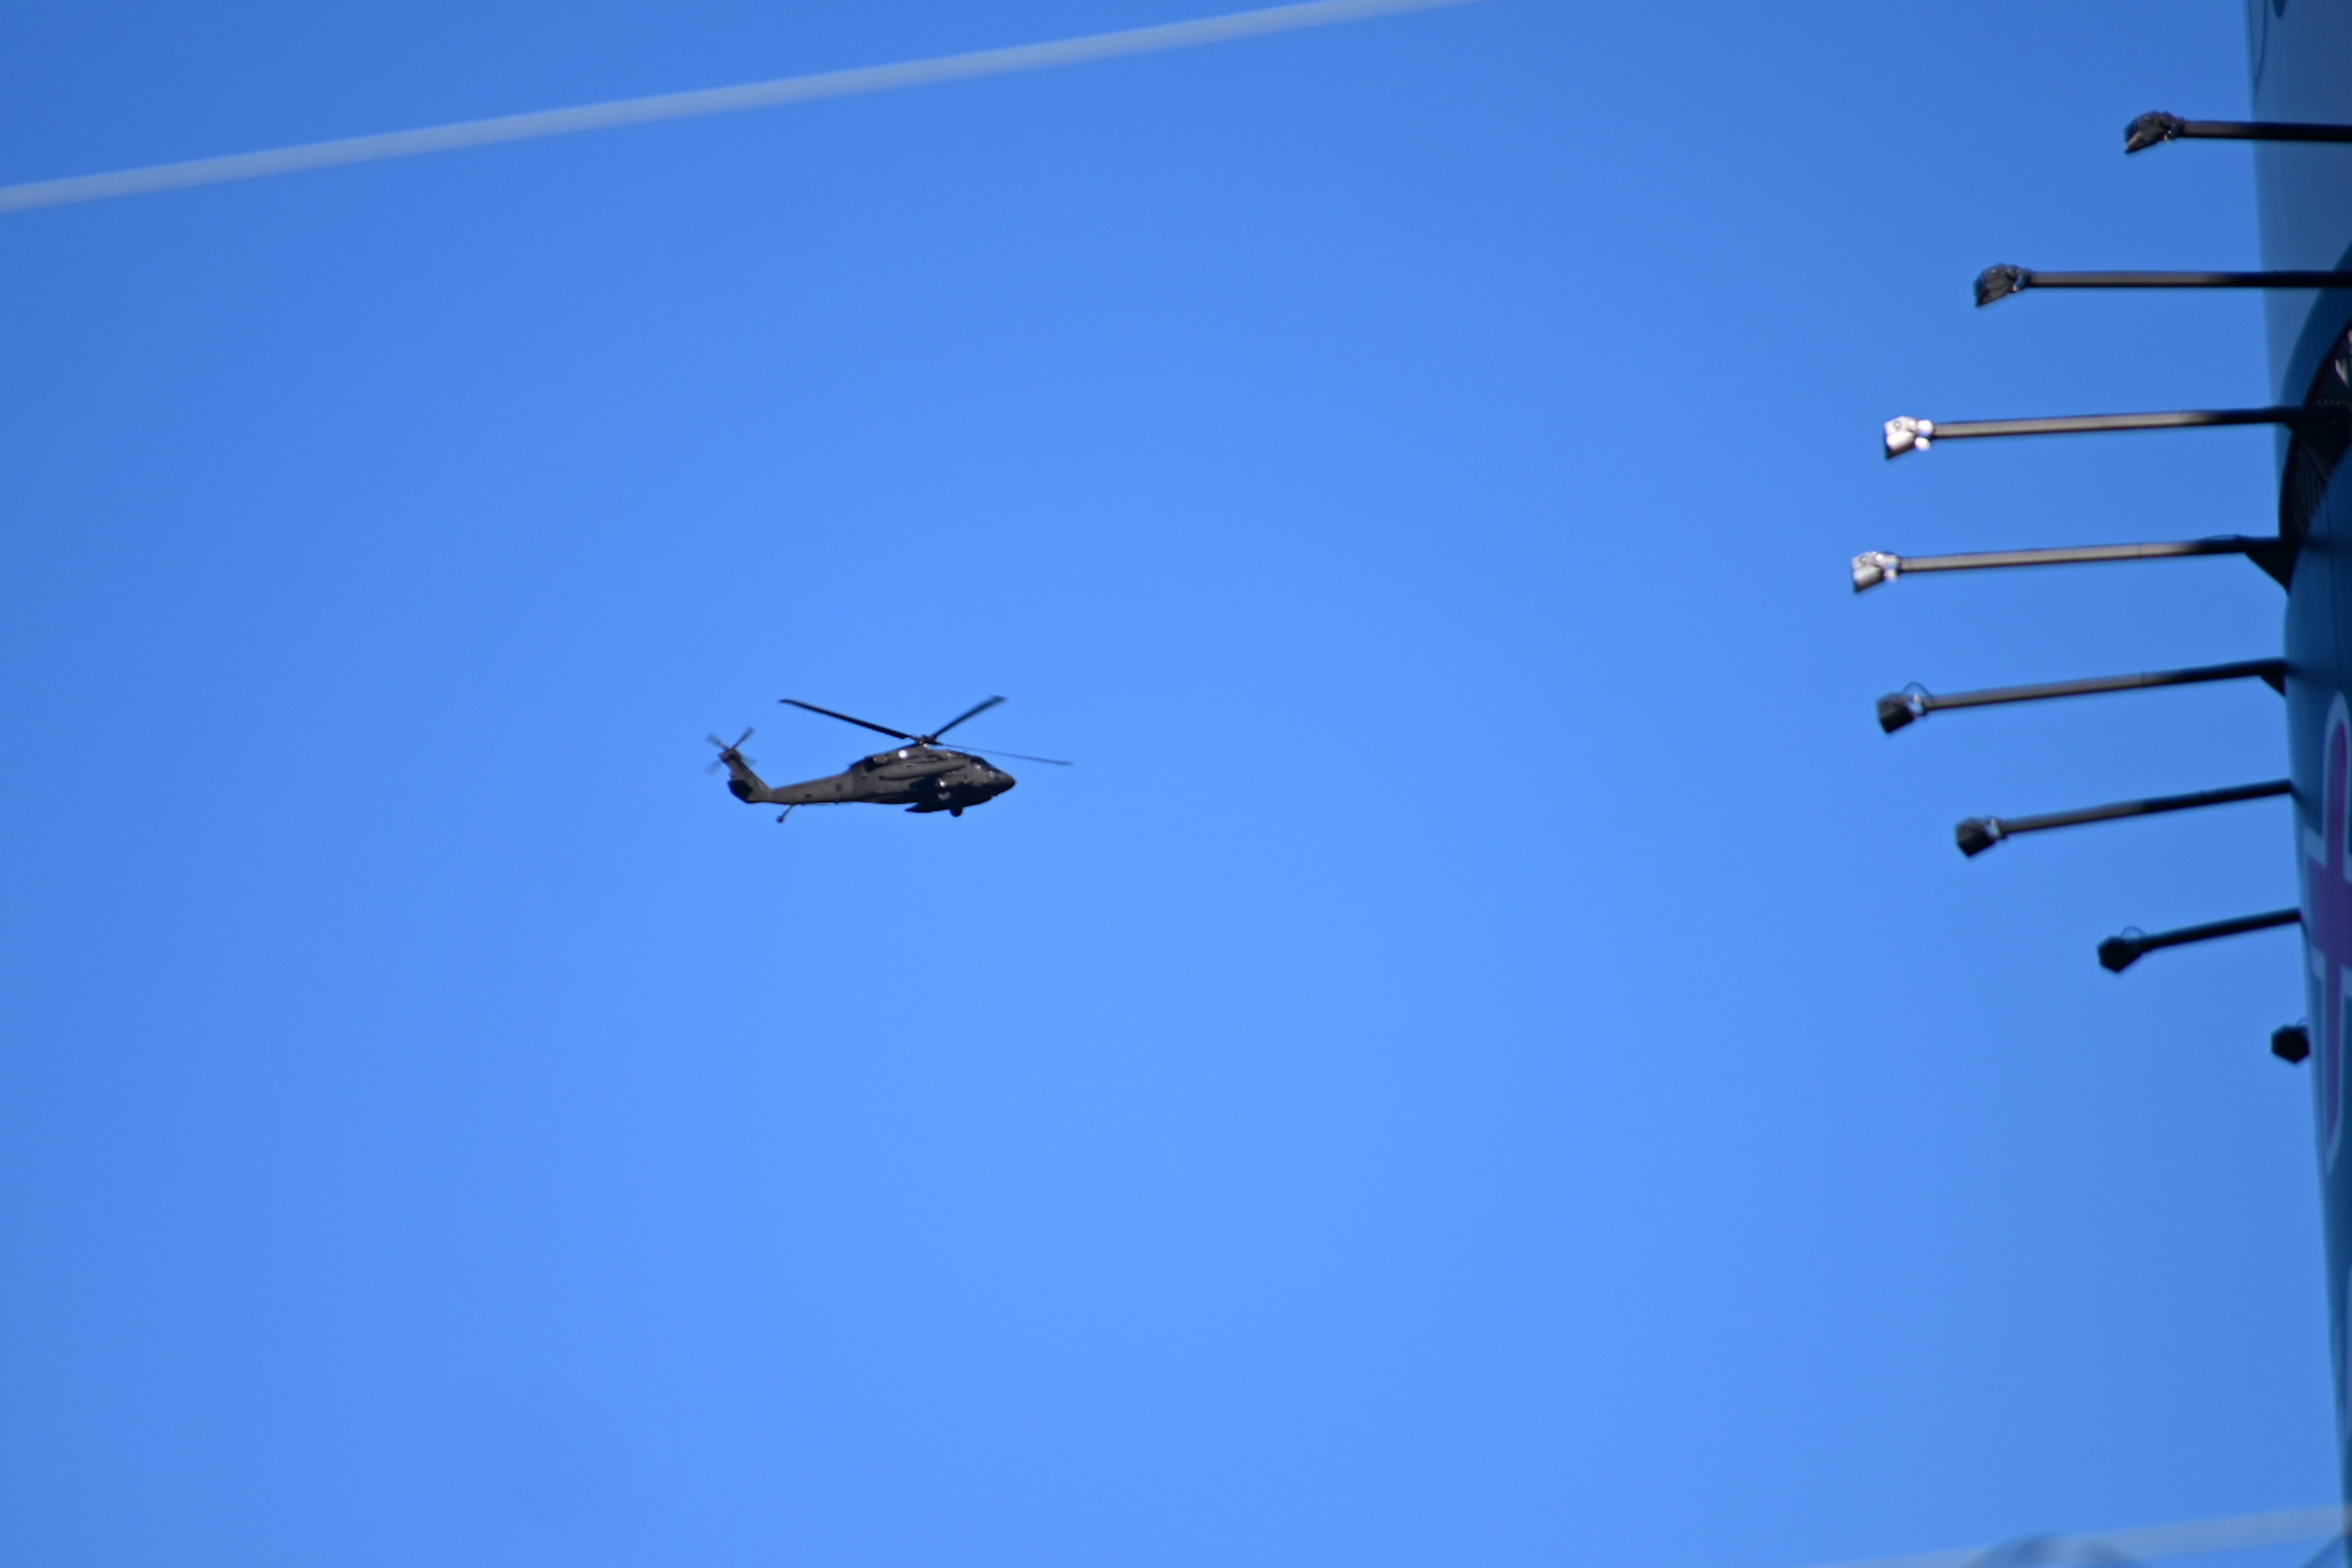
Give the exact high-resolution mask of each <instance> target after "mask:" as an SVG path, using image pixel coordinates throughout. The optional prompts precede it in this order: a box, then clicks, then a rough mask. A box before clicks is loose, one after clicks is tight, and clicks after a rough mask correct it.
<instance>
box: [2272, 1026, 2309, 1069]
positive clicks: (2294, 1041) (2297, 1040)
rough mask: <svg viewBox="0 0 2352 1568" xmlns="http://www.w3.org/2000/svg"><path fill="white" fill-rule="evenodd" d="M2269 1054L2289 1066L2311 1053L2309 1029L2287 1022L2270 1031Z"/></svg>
mask: <svg viewBox="0 0 2352 1568" xmlns="http://www.w3.org/2000/svg"><path fill="white" fill-rule="evenodd" d="M2271 1055H2273V1056H2274V1057H2276V1058H2278V1059H2279V1060H2281V1061H2283V1062H2285V1063H2287V1064H2289V1065H2290V1066H2292V1065H2294V1064H2295V1063H2299V1062H2301V1061H2303V1060H2304V1059H2305V1058H2308V1057H2309V1056H2310V1055H2311V1031H2310V1030H2309V1029H2306V1028H2305V1027H2304V1026H2302V1025H2301V1024H2288V1025H2286V1026H2283V1027H2281V1028H2276V1029H2273V1030H2272V1031H2271Z"/></svg>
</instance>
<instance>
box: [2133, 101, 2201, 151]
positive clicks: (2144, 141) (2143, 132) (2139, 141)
mask: <svg viewBox="0 0 2352 1568" xmlns="http://www.w3.org/2000/svg"><path fill="white" fill-rule="evenodd" d="M2188 129H2189V121H2186V120H2183V119H2181V118H2180V116H2179V115H2178V114H2167V113H2164V112H2163V111H2162V110H2153V109H2152V110H2148V111H2147V113H2146V114H2143V115H2139V116H2137V118H2135V119H2134V120H2133V121H2132V122H2131V123H2130V124H2129V125H2126V126H2125V127H2124V151H2125V152H2126V153H2145V152H2147V150H2148V149H2149V148H2151V147H2153V146H2155V145H2156V144H2157V143H2158V142H2169V141H2171V140H2172V139H2173V138H2174V137H2176V136H2178V135H2179V134H2180V133H2181V132H2184V131H2186V130H2188Z"/></svg>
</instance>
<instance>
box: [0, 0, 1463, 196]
mask: <svg viewBox="0 0 2352 1568" xmlns="http://www.w3.org/2000/svg"><path fill="white" fill-rule="evenodd" d="M1472 4H1475V0H1311V3H1310V4H1307V5H1276V6H1273V7H1271V8H1269V9H1266V10H1262V11H1240V12H1235V13H1233V14H1231V15H1228V16H1203V17H1202V18H1200V19H1199V20H1197V21H1192V22H1171V23H1168V24H1166V25H1164V26H1157V27H1132V28H1129V29H1128V30H1126V31H1124V32H1118V33H1096V34H1092V35H1090V36H1088V37H1082V38H1057V39H1055V40H1053V41H1052V42H1050V43H1043V44H1022V45H1018V46H1016V47H1012V48H1004V49H976V50H974V51H972V52H971V53H970V54H961V55H940V56H939V57H937V58H932V59H927V60H904V61H901V62H900V63H898V64H897V65H887V66H861V67H859V68H856V69H855V70H839V71H821V72H818V73H816V74H815V75H813V76H788V77H780V78H778V79H774V80H772V81H754V82H746V83H744V84H743V85H741V86H740V87H712V88H704V89H699V90H698V91H694V92H666V93H661V94H659V95H657V96H656V97H652V98H625V99H620V100H615V101H613V102H610V103H584V104H582V105H580V106H579V107H577V108H574V109H546V110H539V111H537V112H535V113H531V114H504V115H499V117H497V118H496V119H492V120H466V121H459V122H457V124H455V125H428V126H425V127H423V128H422V129H420V130H415V131H393V132H385V133H383V134H382V135H377V136H350V137H345V138H343V139H342V140H341V141H336V142H309V143H306V144H305V145H302V146H299V147H279V148H276V149H273V150H272V151H270V152H267V153H235V154H232V155H230V156H228V157H225V158H196V159H192V160H190V161H189V162H187V163H157V164H154V165H152V166H151V167H149V168H144V169H123V170H120V171H118V172H117V173H114V174H78V175H75V176H74V177H72V178H70V179H64V180H37V181H34V182H32V183H30V184H21V185H0V213H12V212H26V211H28V210H30V209H31V208H34V207H57V206H67V205H71V204H73V203H76V202H103V201H111V200H112V199H114V198H115V197H117V196H143V195H152V194H153V193H155V192H157V191H176V190H183V189H185V188H186V187H188V186H190V185H217V184H224V183H226V182H227V181H230V180H258V179H263V178H266V177H268V175H271V174H300V173H302V172H304V171H306V170H310V169H331V168H335V167H338V166H340V165H341V164H344V163H376V162H379V161H381V160H383V159H385V158H415V157H418V156H421V155H422V154H424V153H454V152H456V151H457V150H458V149H460V148H464V147H487V146H489V145H491V144H492V143H494V142H527V141H530V140H532V139H533V138H536V137H541V136H569V135H572V134H573V133H574V132H581V131H608V130H611V129H612V128H613V127H614V126H619V125H645V124H648V123H650V122H652V121H656V120H687V119H691V118H693V117H695V116H697V115H703V114H733V113H735V112H737V111H739V110H746V109H773V108H775V107H777V106H779V105H782V104H787V103H808V102H812V101H814V100H818V99H824V98H849V97H852V96H855V95H856V94H858V93H865V92H895V91H897V90H898V89H901V88H908V87H929V86H931V85H932V84H934V83H936V82H943V81H967V80H970V79H972V78H974V77H985V76H1006V75H1009V74H1011V73H1013V72H1014V71H1034V70H1049V69H1052V68H1054V67H1056V66H1076V65H1085V64H1087V63H1089V62H1090V61H1094V60H1108V59H1117V58H1120V57H1121V56H1125V55H1149V54H1158V53H1160V52H1161V51H1163V50H1167V49H1189V48H1193V47H1198V46H1200V45H1202V44H1222V43H1227V42H1230V41H1232V40H1233V39H1235V38H1257V37H1265V36H1266V35H1267V34H1270V33H1289V32H1296V31H1297V30H1298V29H1300V28H1302V27H1328V26H1333V25H1335V24H1338V23H1341V22H1360V21H1366V20H1369V19H1370V18H1372V17H1375V16H1396V15H1399V14H1400V13H1402V12H1407V11H1430V10H1435V9H1437V8H1439V7H1441V6H1447V5H1472Z"/></svg>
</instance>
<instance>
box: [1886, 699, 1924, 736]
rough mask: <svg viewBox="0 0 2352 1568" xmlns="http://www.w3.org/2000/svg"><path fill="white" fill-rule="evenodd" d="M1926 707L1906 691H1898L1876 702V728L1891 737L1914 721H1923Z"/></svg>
mask: <svg viewBox="0 0 2352 1568" xmlns="http://www.w3.org/2000/svg"><path fill="white" fill-rule="evenodd" d="M1926 717H1927V704H1926V703H1924V702H1922V701H1920V700H1919V699H1918V698H1917V697H1916V696H1914V695H1913V694H1912V693H1910V692H1908V691H1898V692H1895V693H1894V694H1893V695H1891V696H1887V697H1882V698H1880V699H1879V700H1878V727H1879V728H1880V729H1882V730H1884V731H1886V732H1887V733H1888V734H1890V735H1892V734H1893V733H1895V731H1897V730H1900V729H1901V728H1903V726H1904V725H1906V724H1908V723H1910V722H1911V721H1913V720H1914V719H1925V718H1926Z"/></svg>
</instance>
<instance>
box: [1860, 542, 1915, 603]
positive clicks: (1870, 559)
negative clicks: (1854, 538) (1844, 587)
mask: <svg viewBox="0 0 2352 1568" xmlns="http://www.w3.org/2000/svg"><path fill="white" fill-rule="evenodd" d="M1902 571H1903V557H1901V556H1900V555H1889V554H1888V553H1887V552H1885V551H1884V550H1865V551H1864V552H1862V553H1861V554H1859V555H1857V556H1855V557H1854V558H1853V591H1854V592H1855V593H1857V594H1866V593H1868V592H1869V591H1870V590H1871V589H1873V588H1875V587H1877V586H1878V585H1879V584H1881V583H1892V582H1894V581H1895V578H1896V577H1897V576H1899V575H1901V574H1902Z"/></svg>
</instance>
